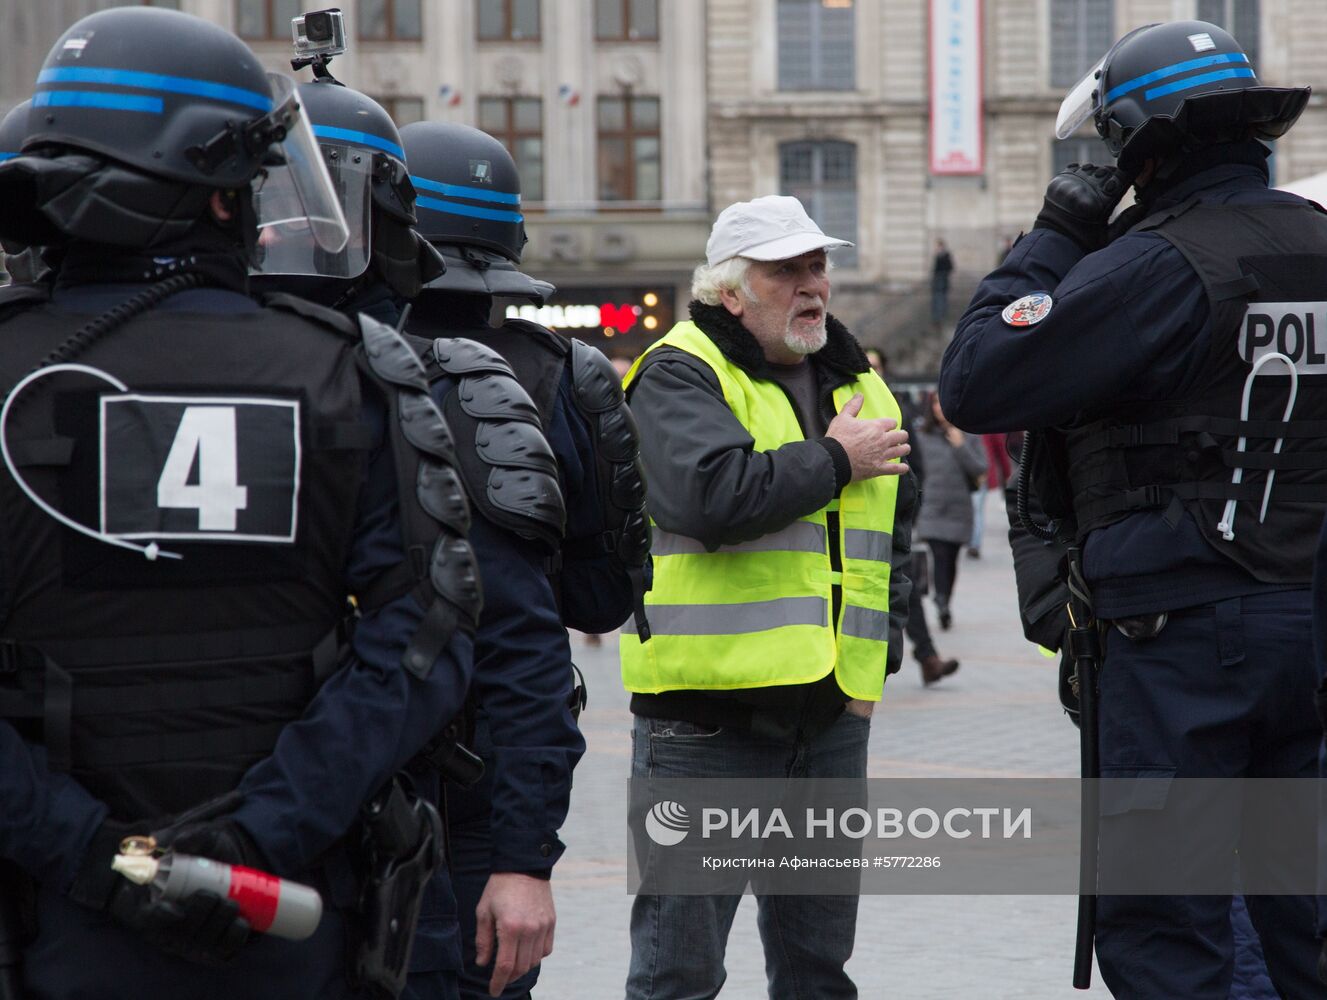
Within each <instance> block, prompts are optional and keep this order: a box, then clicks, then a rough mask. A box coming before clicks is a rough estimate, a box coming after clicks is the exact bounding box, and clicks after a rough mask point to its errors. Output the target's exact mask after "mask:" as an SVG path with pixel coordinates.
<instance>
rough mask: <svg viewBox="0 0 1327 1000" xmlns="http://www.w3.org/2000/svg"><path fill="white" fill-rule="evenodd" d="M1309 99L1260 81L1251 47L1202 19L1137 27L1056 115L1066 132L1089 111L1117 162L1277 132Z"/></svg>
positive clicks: (1134, 166)
mask: <svg viewBox="0 0 1327 1000" xmlns="http://www.w3.org/2000/svg"><path fill="white" fill-rule="evenodd" d="M1308 100H1309V88H1307V87H1264V86H1262V85H1261V84H1260V83H1259V82H1258V77H1257V74H1256V73H1255V72H1254V67H1253V65H1252V64H1251V63H1250V62H1249V57H1248V55H1247V54H1246V53H1245V52H1244V50H1243V49H1242V48H1241V47H1240V45H1239V43H1238V42H1237V41H1235V39H1234V38H1232V37H1231V36H1230V35H1229V34H1228V33H1227V32H1225V31H1223V30H1222V29H1221V28H1218V27H1217V26H1216V25H1214V24H1209V23H1207V22H1206V21H1172V22H1170V23H1167V24H1149V25H1145V26H1143V27H1141V28H1137V29H1135V30H1134V31H1132V32H1130V33H1129V34H1127V35H1125V36H1124V37H1123V38H1121V39H1120V40H1119V41H1118V42H1116V43H1115V45H1114V46H1113V47H1112V48H1111V50H1110V51H1109V52H1108V53H1106V55H1105V57H1104V58H1103V59H1102V60H1101V61H1100V62H1099V63H1097V65H1096V66H1094V67H1093V68H1092V69H1091V70H1090V71H1089V72H1088V74H1087V75H1086V76H1085V77H1084V78H1083V79H1082V80H1081V81H1079V83H1078V84H1077V85H1076V86H1075V87H1074V88H1073V89H1072V90H1071V91H1070V92H1069V95H1068V96H1067V97H1066V98H1065V100H1064V103H1063V104H1062V105H1061V107H1060V114H1059V117H1058V118H1057V120H1056V123H1055V134H1056V137H1057V138H1060V139H1064V138H1068V136H1070V135H1071V134H1073V132H1074V131H1075V130H1076V129H1077V128H1078V126H1079V125H1080V124H1082V122H1083V121H1085V120H1086V119H1087V117H1088V115H1092V116H1093V121H1094V123H1095V124H1096V127H1097V132H1098V133H1099V134H1100V135H1101V137H1102V138H1103V139H1104V140H1106V145H1107V147H1108V148H1109V149H1110V151H1111V153H1112V154H1113V155H1114V156H1115V157H1116V158H1117V160H1118V162H1119V166H1120V168H1121V169H1122V170H1125V171H1129V172H1135V171H1137V170H1138V169H1140V168H1141V166H1142V163H1143V161H1144V160H1146V159H1147V158H1148V157H1153V156H1166V155H1168V154H1170V153H1174V152H1180V151H1183V150H1185V149H1192V148H1195V147H1198V146H1204V145H1210V144H1212V143H1219V142H1235V141H1238V140H1242V139H1250V138H1252V139H1275V138H1277V137H1279V136H1281V135H1284V134H1285V133H1286V132H1287V131H1289V129H1290V127H1291V126H1292V125H1294V124H1295V121H1296V119H1298V118H1299V116H1300V113H1301V112H1303V110H1304V108H1305V106H1306V105H1307V104H1308Z"/></svg>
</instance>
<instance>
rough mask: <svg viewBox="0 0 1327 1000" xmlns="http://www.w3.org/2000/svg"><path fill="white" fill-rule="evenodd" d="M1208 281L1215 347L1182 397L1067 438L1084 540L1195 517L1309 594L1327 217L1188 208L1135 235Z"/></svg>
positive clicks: (1324, 473) (1320, 504) (1272, 207)
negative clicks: (1131, 521) (1127, 525)
mask: <svg viewBox="0 0 1327 1000" xmlns="http://www.w3.org/2000/svg"><path fill="white" fill-rule="evenodd" d="M1136 228H1137V229H1139V230H1143V231H1148V230H1150V231H1154V232H1156V233H1158V234H1159V235H1161V236H1163V237H1164V238H1165V239H1166V240H1168V241H1169V242H1170V243H1171V244H1173V245H1174V246H1175V248H1176V249H1177V250H1179V251H1180V253H1181V254H1183V255H1184V257H1185V259H1186V260H1187V261H1188V262H1189V263H1190V264H1191V265H1192V266H1193V269H1194V270H1195V271H1196V272H1197V273H1198V276H1199V277H1200V278H1201V279H1202V282H1203V287H1204V289H1205V290H1206V293H1207V300H1208V304H1209V307H1210V310H1211V313H1210V316H1209V320H1208V323H1209V326H1210V329H1211V331H1212V339H1211V350H1210V352H1209V353H1208V356H1207V358H1206V359H1205V361H1204V363H1203V366H1202V369H1201V370H1200V371H1199V372H1198V374H1197V376H1196V377H1195V378H1194V379H1193V381H1192V385H1193V388H1192V390H1191V391H1190V392H1189V393H1188V395H1186V396H1185V397H1184V398H1181V399H1176V400H1168V401H1165V402H1160V403H1131V404H1128V405H1127V406H1121V407H1118V408H1116V409H1114V410H1112V411H1110V412H1108V413H1105V414H1098V415H1097V419H1095V420H1092V421H1091V422H1087V423H1083V424H1080V425H1078V426H1075V427H1073V428H1071V429H1070V430H1069V431H1068V432H1067V433H1066V443H1067V447H1068V470H1069V480H1070V484H1071V487H1072V491H1073V505H1074V513H1075V515H1076V517H1077V520H1078V527H1079V534H1080V537H1082V536H1084V535H1086V534H1087V532H1089V531H1091V530H1092V529H1094V528H1099V527H1104V526H1106V525H1109V524H1113V523H1115V522H1117V521H1119V520H1122V519H1123V518H1125V517H1127V516H1128V515H1130V514H1132V513H1134V512H1136V511H1141V510H1148V509H1159V510H1165V511H1166V512H1167V516H1168V517H1169V518H1171V519H1172V520H1173V519H1177V518H1178V517H1180V516H1181V513H1182V511H1183V510H1186V509H1187V510H1188V511H1189V512H1190V513H1191V514H1192V515H1193V517H1194V519H1195V520H1196V521H1197V523H1198V526H1199V528H1200V529H1201V531H1202V533H1203V535H1204V537H1205V538H1206V539H1207V540H1208V541H1209V542H1210V543H1211V544H1212V546H1213V547H1214V548H1215V549H1216V550H1217V551H1218V552H1220V553H1221V554H1222V555H1224V556H1225V557H1227V558H1229V559H1230V560H1231V561H1232V562H1234V563H1236V564H1237V565H1239V566H1240V567H1242V568H1243V569H1244V570H1245V571H1247V572H1248V573H1249V574H1250V575H1252V576H1253V577H1254V578H1255V579H1258V580H1261V581H1264V582H1268V583H1287V584H1296V585H1307V584H1308V583H1309V581H1310V580H1311V579H1312V575H1313V572H1312V570H1313V567H1312V558H1313V552H1312V547H1311V546H1306V545H1305V544H1304V539H1305V538H1308V537H1316V536H1317V533H1318V531H1319V530H1320V528H1321V526H1322V519H1323V510H1324V507H1325V506H1327V216H1325V215H1324V214H1323V213H1322V211H1321V210H1319V209H1317V208H1316V207H1315V206H1311V205H1309V204H1307V203H1303V204H1268V205H1259V206H1230V205H1214V206H1205V205H1199V204H1196V203H1192V202H1190V203H1187V204H1185V205H1182V206H1180V207H1178V208H1177V209H1174V210H1171V211H1168V212H1165V213H1158V214H1157V215H1155V216H1153V217H1151V218H1149V219H1146V220H1144V221H1143V222H1142V223H1140V224H1139V226H1138V227H1136Z"/></svg>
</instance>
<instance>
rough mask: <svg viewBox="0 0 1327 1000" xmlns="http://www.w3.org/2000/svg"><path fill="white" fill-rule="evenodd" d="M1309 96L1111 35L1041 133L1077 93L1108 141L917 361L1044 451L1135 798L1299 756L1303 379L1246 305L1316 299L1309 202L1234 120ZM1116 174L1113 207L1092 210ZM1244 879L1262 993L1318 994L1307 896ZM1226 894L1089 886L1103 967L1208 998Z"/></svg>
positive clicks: (1224, 935) (1189, 35) (1303, 665)
mask: <svg viewBox="0 0 1327 1000" xmlns="http://www.w3.org/2000/svg"><path fill="white" fill-rule="evenodd" d="M1307 100H1308V90H1307V89H1302V88H1274V87H1265V86H1262V85H1261V84H1260V83H1259V81H1258V79H1257V77H1256V75H1255V73H1254V69H1253V67H1252V66H1251V65H1250V64H1249V60H1248V57H1247V55H1246V54H1245V53H1244V52H1243V50H1242V49H1241V48H1240V47H1239V45H1238V44H1237V43H1236V42H1235V40H1234V39H1233V38H1231V37H1230V35H1228V34H1227V33H1226V32H1224V31H1222V30H1221V29H1220V28H1218V27H1216V26H1215V25H1212V24H1207V23H1204V22H1198V21H1186V22H1176V23H1169V24H1158V25H1148V26H1146V27H1143V28H1140V29H1138V30H1136V31H1134V32H1132V33H1130V34H1129V35H1126V36H1125V37H1124V38H1123V39H1121V40H1120V41H1119V42H1118V43H1116V45H1115V46H1114V47H1113V48H1112V49H1111V50H1110V52H1109V53H1108V54H1107V55H1106V56H1105V57H1104V59H1103V60H1102V61H1101V62H1100V63H1098V64H1097V66H1095V67H1094V68H1093V70H1092V71H1091V72H1089V74H1088V75H1087V77H1085V78H1084V81H1083V82H1082V83H1081V84H1080V85H1079V86H1078V87H1076V88H1074V90H1073V91H1072V92H1071V93H1070V95H1069V97H1068V98H1066V100H1065V103H1064V106H1063V107H1062V109H1061V114H1060V120H1059V121H1058V123H1057V135H1059V136H1060V137H1061V138H1064V137H1067V136H1068V135H1070V134H1072V133H1073V132H1074V130H1076V129H1077V127H1078V126H1079V124H1081V123H1082V122H1083V121H1084V120H1086V118H1087V117H1089V116H1091V117H1092V118H1093V121H1094V124H1095V126H1096V128H1097V131H1098V132H1099V133H1100V135H1101V136H1102V138H1103V139H1105V141H1106V143H1107V145H1108V147H1109V148H1110V150H1111V152H1112V153H1113V154H1114V155H1115V156H1116V157H1117V162H1116V164H1115V166H1114V167H1094V166H1092V165H1090V164H1084V165H1078V164H1073V165H1071V166H1070V167H1069V168H1068V169H1066V170H1065V171H1063V172H1061V173H1060V174H1059V175H1057V176H1056V177H1055V178H1054V179H1053V180H1052V181H1051V183H1050V186H1049V187H1048V189H1047V192H1046V199H1045V203H1044V206H1043V208H1042V210H1041V213H1040V214H1039V215H1038V216H1037V220H1036V223H1035V225H1034V227H1033V229H1032V232H1031V233H1029V234H1028V235H1026V236H1024V237H1023V238H1022V239H1020V241H1019V242H1018V243H1017V244H1016V245H1015V246H1014V248H1013V251H1012V252H1011V253H1010V254H1009V256H1008V257H1007V258H1006V260H1005V261H1004V263H1003V264H1002V265H1001V266H1000V267H999V268H998V269H997V270H996V271H994V272H993V273H992V274H990V275H989V276H988V277H987V278H986V279H985V281H984V282H983V283H982V284H981V286H980V287H979V288H978V290H977V293H976V295H975V297H974V298H973V300H972V303H971V305H970V306H969V307H968V310H967V312H966V313H965V314H964V316H963V318H962V320H961V321H960V323H959V325H958V329H957V331H956V333H955V337H954V340H953V342H952V343H951V344H950V346H949V348H948V349H947V351H946V353H945V357H944V362H943V366H942V371H941V377H940V393H941V397H942V400H943V405H944V408H945V412H946V413H947V414H949V415H950V417H951V419H952V420H953V421H954V422H955V423H956V424H958V425H959V426H961V427H963V428H964V429H965V430H969V431H974V432H978V431H998V430H1009V429H1014V428H1023V427H1028V428H1033V429H1039V430H1038V437H1040V438H1041V440H1042V442H1043V443H1044V447H1045V450H1044V452H1043V454H1044V455H1045V456H1046V458H1047V460H1046V461H1038V460H1029V463H1028V465H1027V467H1026V472H1027V474H1028V475H1029V477H1030V482H1031V485H1032V486H1033V488H1034V489H1035V491H1036V494H1037V497H1038V499H1039V500H1040V501H1041V503H1042V505H1043V507H1044V508H1045V509H1046V512H1047V513H1048V514H1049V515H1051V516H1052V517H1055V518H1058V519H1060V521H1061V524H1062V525H1067V532H1066V533H1067V534H1068V535H1070V536H1071V538H1072V536H1074V535H1076V537H1077V539H1078V540H1079V541H1080V542H1081V544H1082V546H1083V559H1082V568H1083V571H1084V574H1085V576H1086V580H1087V582H1088V583H1089V584H1090V586H1091V591H1092V599H1093V604H1094V611H1095V615H1096V617H1097V618H1098V619H1099V620H1101V621H1103V622H1105V623H1106V624H1107V625H1109V626H1112V627H1109V628H1108V629H1107V630H1106V631H1105V633H1104V636H1105V638H1104V643H1105V647H1104V652H1105V665H1104V667H1103V669H1102V672H1101V680H1100V699H1099V722H1100V738H1099V750H1100V759H1101V771H1102V776H1103V777H1117V778H1138V777H1148V778H1151V779H1154V781H1153V783H1151V784H1150V785H1149V787H1150V788H1151V789H1153V791H1154V793H1155V794H1154V795H1153V796H1152V797H1151V799H1152V801H1153V802H1154V803H1155V802H1156V801H1157V796H1160V797H1161V798H1162V799H1164V797H1165V790H1166V788H1167V787H1168V785H1169V783H1170V782H1171V780H1172V779H1174V778H1193V777H1204V778H1226V777H1243V776H1258V777H1307V776H1310V775H1313V774H1315V773H1316V767H1317V748H1318V743H1319V739H1318V736H1319V734H1318V732H1317V730H1316V727H1315V723H1314V719H1313V713H1312V709H1311V704H1310V699H1309V697H1308V696H1307V694H1306V692H1307V691H1309V690H1310V686H1311V685H1312V684H1313V683H1314V677H1313V667H1312V657H1311V655H1310V651H1309V617H1310V596H1309V590H1308V586H1309V581H1310V578H1311V566H1312V555H1313V552H1312V542H1311V539H1312V538H1313V537H1314V535H1315V534H1316V526H1317V525H1318V524H1319V523H1320V522H1321V520H1322V510H1323V505H1324V503H1327V453H1325V452H1324V448H1323V445H1322V444H1321V441H1322V437H1321V426H1322V425H1321V423H1320V421H1321V420H1322V419H1323V417H1324V416H1327V388H1324V385H1323V381H1322V379H1323V371H1324V370H1323V369H1322V368H1321V366H1320V362H1314V361H1313V360H1312V358H1311V357H1310V354H1311V352H1312V350H1315V349H1311V348H1310V347H1309V345H1308V343H1307V340H1308V338H1306V337H1300V338H1299V341H1300V342H1299V343H1298V344H1297V345H1296V344H1292V343H1287V342H1286V341H1285V339H1284V338H1283V340H1282V341H1281V342H1280V343H1278V342H1277V341H1276V338H1275V336H1274V335H1273V336H1271V337H1268V336H1266V335H1265V334H1266V329H1265V327H1266V326H1267V324H1268V322H1271V321H1270V320H1269V319H1268V315H1269V314H1271V313H1275V314H1276V316H1277V317H1281V316H1301V317H1302V316H1303V315H1307V314H1309V313H1312V312H1317V313H1318V315H1321V310H1322V308H1323V305H1322V303H1323V302H1327V279H1325V278H1324V276H1325V275H1327V219H1325V218H1324V217H1323V215H1322V213H1321V210H1320V209H1318V208H1317V207H1316V206H1313V205H1311V204H1309V203H1308V202H1305V201H1303V200H1302V199H1299V198H1297V197H1294V196H1292V195H1289V194H1283V193H1279V192H1274V191H1269V190H1268V187H1267V181H1268V173H1267V166H1266V157H1267V149H1266V147H1265V146H1263V145H1262V143H1261V142H1260V141H1259V140H1265V139H1273V138H1275V137H1277V136H1280V135H1282V134H1284V133H1285V132H1286V131H1287V130H1288V129H1289V128H1290V127H1291V126H1292V125H1293V124H1294V122H1295V120H1296V119H1297V118H1298V116H1299V114H1300V113H1301V112H1302V111H1303V109H1304V107H1305V104H1306V103H1307ZM1131 184H1132V185H1133V186H1134V187H1135V190H1136V193H1137V205H1136V206H1133V207H1130V208H1129V209H1127V210H1126V211H1125V212H1124V213H1123V214H1122V215H1121V217H1120V218H1119V219H1117V220H1116V221H1115V222H1114V223H1111V222H1110V217H1111V214H1112V211H1113V210H1114V208H1115V207H1116V205H1117V204H1118V203H1119V201H1120V200H1121V198H1122V196H1123V195H1124V194H1125V192H1126V191H1127V189H1128V187H1129V186H1130V185H1131ZM1300 328H1301V329H1303V324H1302V322H1301V326H1300ZM1265 359H1266V360H1265ZM1315 366H1316V367H1315ZM1289 367H1293V368H1294V369H1295V371H1296V374H1297V384H1298V391H1297V394H1295V393H1294V392H1293V389H1292V385H1293V383H1292V380H1291V379H1288V378H1287V377H1286V374H1287V368H1289ZM1288 393H1291V394H1292V395H1294V396H1295V398H1294V402H1293V418H1292V419H1289V420H1287V417H1289V416H1290V415H1291V411H1290V410H1289V409H1288V408H1287V401H1288ZM1050 428H1055V431H1054V432H1053V433H1052V432H1048V430H1047V429H1050ZM1158 782H1159V783H1158ZM1121 815H1123V814H1121ZM1102 822H1103V824H1109V823H1111V822H1114V819H1113V818H1112V816H1111V815H1103V820H1102ZM1105 829H1107V826H1105V825H1103V830H1105ZM1287 836H1289V835H1287ZM1239 837H1240V833H1239V832H1238V831H1235V832H1234V833H1233V834H1232V842H1229V843H1224V844H1222V845H1219V849H1221V850H1224V852H1225V853H1224V855H1223V856H1224V857H1226V858H1228V859H1230V864H1232V865H1233V863H1234V862H1233V858H1234V854H1235V851H1236V850H1237V849H1238V850H1239V851H1240V855H1241V863H1242V864H1243V863H1247V862H1249V861H1251V860H1252V859H1255V858H1256V857H1258V855H1259V852H1260V851H1263V852H1265V851H1267V850H1268V849H1269V846H1270V845H1268V844H1267V843H1265V842H1258V841H1256V840H1255V836H1254V834H1253V832H1252V830H1251V829H1250V828H1249V827H1247V826H1246V827H1245V829H1244V833H1243V839H1242V840H1240V839H1238V838H1239ZM1281 846H1285V845H1281ZM1213 849H1214V850H1216V849H1218V848H1213ZM1197 853H1198V852H1196V851H1195V852H1194V854H1197ZM1263 856H1264V857H1265V856H1266V855H1265V854H1264V855H1263ZM1188 861H1189V859H1188V858H1181V859H1180V865H1181V866H1183V865H1184V864H1186V863H1188ZM1247 902H1248V908H1249V911H1250V914H1251V916H1252V918H1253V922H1254V924H1255V926H1256V927H1257V929H1258V932H1259V935H1260V937H1261V939H1262V943H1263V946H1264V949H1265V952H1266V960H1267V967H1268V970H1269V972H1270V974H1271V977H1272V979H1273V980H1274V982H1275V983H1276V986H1277V988H1278V989H1279V990H1280V992H1281V993H1282V995H1284V996H1295V997H1307V996H1320V995H1322V987H1321V986H1320V985H1319V984H1318V983H1317V982H1316V978H1315V975H1314V963H1315V960H1316V956H1317V949H1316V947H1315V944H1314V926H1313V916H1312V906H1311V901H1310V899H1309V898H1308V897H1307V896H1293V895H1282V896H1262V895H1251V896H1249V897H1248V900H1247ZM1229 912H1230V899H1229V897H1228V896H1226V897H1220V896H1191V897H1177V896H1146V897H1144V896H1138V897H1125V896H1103V897H1101V898H1100V899H1099V902H1098V907H1097V920H1098V927H1097V958H1098V960H1099V962H1100V965H1101V969H1102V974H1103V976H1104V978H1105V980H1106V983H1107V985H1108V986H1109V987H1110V988H1111V990H1112V991H1113V992H1115V993H1116V994H1117V995H1127V996H1131V997H1157V998H1160V997H1177V996H1183V997H1189V998H1206V997H1211V998H1213V1000H1215V998H1217V997H1222V998H1224V997H1225V996H1226V995H1227V993H1228V992H1229V988H1230V977H1231V965H1232V961H1231V956H1232V946H1231V935H1230V920H1229Z"/></svg>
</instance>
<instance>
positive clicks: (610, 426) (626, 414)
mask: <svg viewBox="0 0 1327 1000" xmlns="http://www.w3.org/2000/svg"><path fill="white" fill-rule="evenodd" d="M598 430H599V433H598V435H597V443H598V446H599V449H600V451H601V452H602V453H603V456H604V458H606V459H608V460H609V461H610V462H634V461H635V460H636V456H637V455H638V454H639V452H640V431H639V430H638V429H637V427H636V418H635V417H634V416H632V413H631V409H630V408H629V407H626V406H619V407H617V408H616V409H613V410H608V411H606V412H604V413H603V414H601V415H600V417H599V428H598Z"/></svg>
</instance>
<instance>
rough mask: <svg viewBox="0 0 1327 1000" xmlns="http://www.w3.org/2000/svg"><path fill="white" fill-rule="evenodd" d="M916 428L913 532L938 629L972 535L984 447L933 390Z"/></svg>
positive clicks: (948, 617)
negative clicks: (925, 564)
mask: <svg viewBox="0 0 1327 1000" xmlns="http://www.w3.org/2000/svg"><path fill="white" fill-rule="evenodd" d="M917 431H918V433H917V440H916V444H917V446H919V447H920V449H921V453H922V458H923V460H924V461H925V463H926V490H925V493H924V494H923V496H922V504H921V511H920V513H919V514H918V515H917V532H916V533H917V535H918V536H919V537H920V538H922V539H923V540H925V542H926V543H927V545H929V546H930V549H931V557H932V562H933V564H934V570H935V579H934V580H933V581H932V584H933V585H934V587H935V610H936V613H937V615H939V618H940V627H941V628H942V629H948V628H949V626H950V625H951V624H952V622H953V615H952V613H951V611H950V599H951V598H952V596H953V593H954V578H955V577H956V576H957V574H958V553H959V550H961V549H962V548H963V546H965V545H967V544H968V541H969V540H970V539H971V538H972V493H973V491H974V490H975V489H976V488H977V485H978V483H979V482H980V481H981V477H983V476H985V475H986V450H985V448H983V447H982V441H981V438H980V437H974V436H972V435H970V434H964V433H963V432H962V431H961V430H959V429H958V428H957V427H955V426H954V425H953V424H951V423H950V422H949V421H948V420H946V419H945V415H944V413H943V412H942V411H941V409H940V400H939V398H938V397H937V396H936V394H935V393H934V392H932V393H928V395H927V400H926V408H925V411H924V413H923V415H922V419H921V421H920V422H919V425H918V428H917ZM914 450H915V449H914Z"/></svg>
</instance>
